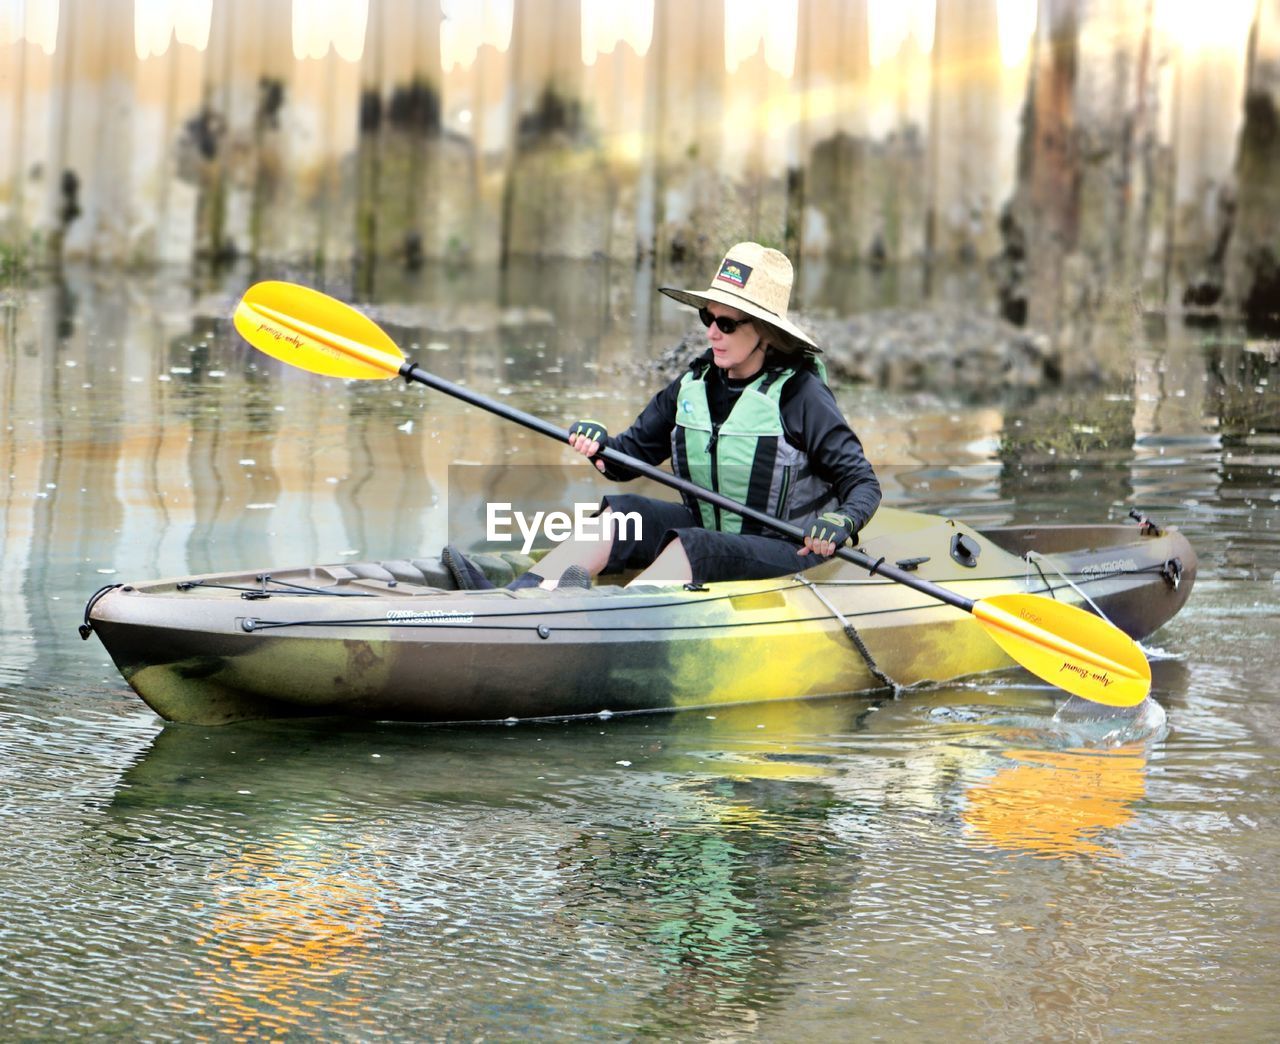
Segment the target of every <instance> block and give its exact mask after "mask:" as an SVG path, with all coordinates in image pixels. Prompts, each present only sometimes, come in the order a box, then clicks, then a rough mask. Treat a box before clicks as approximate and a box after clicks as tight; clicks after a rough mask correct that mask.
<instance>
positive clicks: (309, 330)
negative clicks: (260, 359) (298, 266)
mask: <svg viewBox="0 0 1280 1044" xmlns="http://www.w3.org/2000/svg"><path fill="white" fill-rule="evenodd" d="M304 317H305V318H304ZM235 323H236V329H237V330H238V331H239V333H240V336H241V337H243V338H244V339H245V340H246V341H248V342H249V343H250V344H251V345H253V346H254V347H255V348H257V349H258V350H259V351H261V352H266V354H267V355H270V356H272V357H273V358H276V359H279V360H281V361H282V362H287V363H289V364H290V365H291V366H297V367H299V368H301V369H303V370H310V371H311V372H312V373H319V374H323V375H324V376H326V377H346V378H348V379H353V380H357V381H368V380H385V379H386V378H388V377H394V376H396V374H398V373H399V372H400V367H401V365H402V364H403V363H404V355H403V354H402V353H401V351H400V349H399V348H398V347H396V343H395V342H394V341H393V340H391V338H390V337H389V336H388V335H387V333H386V331H384V330H383V329H382V328H381V327H380V326H378V324H377V323H375V322H374V321H373V320H372V319H370V318H369V317H368V316H366V315H363V314H361V313H360V312H357V311H356V310H355V309H354V308H352V307H351V306H350V305H345V304H343V303H342V302H341V301H335V300H334V299H333V298H332V297H330V296H329V295H328V294H322V293H320V291H318V290H312V289H310V288H309V287H305V286H297V285H295V284H294V283H281V282H274V281H273V282H266V283H255V284H254V285H253V286H251V287H249V289H248V290H246V291H245V293H244V297H242V298H241V299H240V303H239V304H238V305H236V312H235Z"/></svg>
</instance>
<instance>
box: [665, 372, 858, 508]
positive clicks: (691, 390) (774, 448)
mask: <svg viewBox="0 0 1280 1044" xmlns="http://www.w3.org/2000/svg"><path fill="white" fill-rule="evenodd" d="M705 372H706V369H705V367H704V368H699V369H696V370H690V371H689V372H688V373H686V374H685V375H684V378H683V380H681V382H680V393H679V395H678V396H677V398H676V423H675V427H674V428H673V429H672V431H671V466H672V470H673V471H675V473H676V474H677V475H679V476H680V477H681V478H683V479H687V480H689V481H691V482H694V483H696V484H697V485H699V486H702V487H703V488H705V489H710V490H714V491H715V492H717V493H720V494H721V495H723V496H726V497H729V498H731V499H733V500H736V501H738V502H739V503H741V504H746V505H747V506H748V507H752V508H755V509H756V510H757V511H762V512H764V513H765V514H769V515H773V516H774V517H776V518H781V519H783V520H784V521H786V522H799V521H800V520H802V519H805V518H808V517H809V516H811V515H814V514H820V513H821V512H823V511H827V510H830V509H831V508H834V507H835V506H836V499H835V496H834V495H833V493H832V490H831V487H830V486H829V485H828V484H827V483H825V482H823V481H822V480H821V479H819V478H818V477H817V476H816V475H815V474H813V472H812V471H811V470H810V468H809V458H808V456H807V455H806V454H805V453H804V451H803V450H799V449H796V447H795V446H793V445H791V443H789V442H788V441H787V439H786V434H785V430H784V428H783V425H782V410H781V402H782V389H783V387H784V386H785V385H786V383H787V381H789V380H790V379H791V378H792V377H794V376H795V374H796V371H795V370H794V369H792V368H791V367H767V368H766V369H764V370H762V371H761V372H760V374H759V376H758V377H756V379H755V380H754V381H752V382H751V383H750V384H748V385H747V386H746V387H745V388H744V389H743V390H742V392H741V394H739V396H738V400H737V402H735V403H734V404H733V408H732V409H731V410H730V411H729V416H727V417H726V418H725V419H724V421H723V422H722V423H721V424H719V425H718V426H717V425H715V424H713V423H712V421H711V409H710V406H709V405H708V402H707V384H706V381H705V380H704V379H703V376H704V374H705ZM685 503H686V504H688V506H689V509H690V510H691V511H693V512H694V513H696V514H698V515H699V516H700V517H701V519H702V524H703V525H704V526H705V527H706V528H707V529H718V530H721V531H722V532H725V533H765V532H771V531H769V530H766V529H765V528H764V527H762V526H760V525H759V524H758V523H755V522H752V521H751V520H749V519H744V518H742V517H741V516H740V515H736V514H734V513H733V512H731V511H721V510H720V509H719V508H718V507H715V506H713V505H711V504H707V503H704V502H703V501H695V500H694V499H693V498H690V497H686V498H685Z"/></svg>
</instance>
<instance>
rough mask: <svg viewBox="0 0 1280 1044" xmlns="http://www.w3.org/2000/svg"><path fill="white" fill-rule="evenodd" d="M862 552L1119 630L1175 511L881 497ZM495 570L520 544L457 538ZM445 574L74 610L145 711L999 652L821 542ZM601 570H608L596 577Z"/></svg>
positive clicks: (596, 711) (755, 696) (326, 573)
mask: <svg viewBox="0 0 1280 1044" xmlns="http://www.w3.org/2000/svg"><path fill="white" fill-rule="evenodd" d="M859 549H860V551H862V552H863V553H865V555H866V556H868V557H869V558H871V559H873V560H876V561H884V562H886V563H890V564H894V565H896V566H897V567H898V568H899V569H901V570H907V571H910V572H911V573H912V574H913V575H918V576H919V577H921V578H922V579H924V580H927V581H930V582H932V583H935V584H939V585H943V586H945V587H946V588H948V589H950V590H952V591H955V592H957V593H959V594H961V595H964V596H966V597H969V598H972V599H980V598H988V597H991V596H994V595H999V594H1005V593H1018V592H1025V593H1029V594H1035V595H1039V596H1043V597H1046V598H1050V599H1054V600H1057V601H1061V602H1065V603H1067V604H1070V605H1077V606H1083V607H1086V608H1088V609H1090V610H1091V611H1093V612H1096V613H1098V614H1099V615H1101V616H1103V617H1104V618H1105V619H1107V620H1109V621H1110V622H1111V623H1112V624H1114V625H1115V626H1116V627H1118V628H1120V630H1122V631H1124V632H1125V633H1126V634H1127V635H1129V636H1130V637H1132V638H1134V639H1141V638H1144V637H1146V636H1147V635H1150V634H1151V633H1152V632H1153V631H1155V630H1156V629H1157V628H1159V627H1160V626H1161V625H1162V624H1164V623H1165V622H1166V621H1167V620H1169V619H1170V618H1171V617H1173V616H1174V614H1175V613H1177V612H1178V610H1179V609H1180V608H1181V607H1182V605H1183V603H1184V602H1185V601H1186V599H1187V597H1188V595H1189V594H1190V591H1191V587H1192V585H1193V584H1194V582H1195V575H1196V555H1195V552H1194V551H1193V550H1192V547H1191V545H1190V544H1189V543H1188V541H1187V540H1186V538H1185V537H1184V536H1183V535H1182V534H1181V533H1180V532H1179V531H1178V530H1177V529H1175V528H1172V527H1168V528H1163V529H1160V528H1157V527H1156V526H1154V525H1152V524H1151V523H1149V522H1147V521H1146V520H1143V521H1142V523H1141V524H1140V525H1136V526H1135V525H1130V524H1104V525H1026V526H992V527H984V528H982V529H977V528H974V527H971V526H969V525H967V524H965V523H963V522H960V521H957V520H954V519H949V518H945V517H942V516H938V515H929V514H923V513H916V512H908V511H901V510H895V509H891V508H881V510H880V511H879V512H878V513H877V514H876V516H875V518H874V519H873V520H872V521H871V523H870V524H869V525H868V527H867V528H866V529H865V530H864V531H863V533H862V535H861V543H860V545H859ZM474 560H475V561H476V562H477V564H479V565H480V566H481V568H483V569H484V570H485V571H486V573H488V574H489V575H490V577H491V578H492V579H494V580H495V581H496V582H499V583H505V582H506V581H508V580H510V579H511V578H512V576H513V575H514V574H515V573H517V572H519V571H520V570H521V569H524V568H528V567H529V566H530V565H531V564H532V559H522V558H521V557H520V556H512V555H502V556H499V555H486V554H477V555H476V556H475V559H474ZM627 579H628V577H626V576H622V577H618V578H601V579H600V580H598V581H597V583H596V585H595V586H594V587H591V588H589V589H584V588H570V589H561V590H556V591H544V590H541V589H539V588H531V589H530V588H526V589H522V590H519V591H514V592H513V591H508V590H505V589H502V588H499V589H496V590H484V591H476V590H458V589H457V588H456V585H455V584H454V582H453V580H452V578H451V576H450V573H449V571H448V570H447V569H446V568H445V567H444V566H443V565H442V563H441V561H440V559H439V557H431V558H415V559H406V560H395V561H381V562H363V563H342V564H332V565H316V566H304V567H299V568H288V569H270V570H254V571H248V572H234V573H221V574H210V575H202V576H192V577H182V578H173V579H166V580H155V581H147V582H135V583H127V584H118V585H111V586H109V587H106V588H103V589H102V590H100V591H98V592H97V593H95V595H94V596H93V597H92V598H91V599H90V601H89V604H88V605H87V606H86V609H85V621H84V624H83V626H82V627H81V635H82V637H85V638H88V637H89V636H90V635H91V634H97V635H98V637H99V639H100V640H101V641H102V643H103V645H104V646H105V647H106V649H107V651H108V653H109V654H110V655H111V658H112V660H113V661H114V662H115V664H116V666H117V668H118V669H119V671H120V673H121V674H122V675H123V677H124V679H125V680H126V681H127V682H128V683H129V685H130V686H131V687H132V688H133V689H134V691H135V692H136V693H137V694H138V695H139V696H140V697H141V698H142V699H143V700H144V701H145V702H146V703H147V704H148V705H149V706H150V707H151V708H152V709H153V710H154V711H155V712H156V713H157V714H159V715H160V716H161V717H162V718H165V719H167V720H170V721H177V722H187V723H191V724H196V725H220V724H226V723H230V722H235V721H242V720H246V719H263V718H296V717H319V716H326V717H328V716H339V717H348V718H353V717H354V718H362V719H368V720H395V721H422V722H481V721H509V720H512V719H517V720H523V719H530V718H557V717H572V716H579V715H607V714H618V713H629V712H640V711H663V710H684V709H693V708H701V707H708V708H709V707H717V706H723V705H727V704H739V703H754V702H758V701H766V700H783V699H803V698H812V697H825V696H836V695H848V694H860V693H862V694H865V693H872V692H876V691H880V690H883V691H897V690H900V689H904V688H908V687H911V686H919V685H923V684H928V683H936V682H943V681H949V680H952V679H957V678H962V677H966V676H970V675H977V674H981V673H984V672H987V671H995V670H1002V669H1007V668H1009V667H1011V666H1013V665H1014V662H1015V661H1014V660H1012V659H1010V657H1009V655H1008V654H1006V653H1005V652H1004V651H1003V650H1002V649H1001V647H1000V646H999V645H997V643H996V642H995V641H993V640H992V639H991V637H989V636H988V635H987V634H986V633H985V632H984V630H983V628H982V626H980V624H979V622H978V621H977V620H975V619H974V617H973V616H972V615H970V614H968V613H965V612H961V611H959V610H958V609H956V608H954V607H953V606H951V605H947V604H944V603H941V602H939V601H937V600H936V599H933V598H930V597H927V596H926V595H923V594H921V593H919V592H918V591H916V590H913V589H912V588H910V587H906V586H904V585H903V584H901V583H896V582H891V581H890V580H888V579H886V578H885V577H884V576H881V575H875V574H872V573H871V572H869V570H868V569H866V568H863V567H862V566H860V565H858V564H855V563H852V562H849V561H845V560H842V559H839V558H833V559H832V560H830V561H828V562H826V563H824V564H822V565H819V566H817V567H814V568H812V569H810V570H808V571H806V572H804V573H802V574H796V575H792V576H784V577H778V578H775V579H771V580H753V581H739V582H732V583H716V584H707V585H685V586H684V587H656V586H647V587H646V586H632V587H624V586H622V583H623V582H625V581H626V580H627ZM610 581H615V582H610Z"/></svg>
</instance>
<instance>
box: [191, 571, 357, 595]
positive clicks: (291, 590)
mask: <svg viewBox="0 0 1280 1044" xmlns="http://www.w3.org/2000/svg"><path fill="white" fill-rule="evenodd" d="M255 579H256V580H257V581H258V583H259V585H260V586H258V587H245V586H244V585H243V584H219V583H215V582H214V581H212V580H183V581H181V582H179V583H178V584H176V585H175V586H176V587H177V588H178V590H179V591H192V590H195V589H196V588H200V589H202V590H206V591H239V592H240V593H241V596H242V597H243V596H246V595H247V596H251V597H253V598H270V597H271V596H272V595H333V596H334V597H335V598H376V597H377V596H376V595H375V594H374V593H373V592H372V591H339V590H337V589H336V588H334V587H304V586H303V585H301V584H292V583H289V582H288V581H287V580H277V579H276V578H275V577H274V576H272V575H271V574H270V573H264V574H263V575H261V576H258V577H255ZM269 584H275V585H276V586H274V587H269V586H268V585H269Z"/></svg>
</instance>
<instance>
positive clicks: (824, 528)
mask: <svg viewBox="0 0 1280 1044" xmlns="http://www.w3.org/2000/svg"><path fill="white" fill-rule="evenodd" d="M804 535H805V536H806V537H808V538H810V539H812V540H830V541H831V542H832V543H833V544H835V545H836V547H838V548H840V547H844V546H845V544H848V543H852V542H854V541H856V540H857V538H858V534H857V532H856V531H855V530H854V528H853V519H851V518H850V517H849V516H848V515H837V514H836V513H835V512H834V511H828V512H827V513H826V514H823V515H819V516H818V517H817V518H815V519H814V520H813V521H812V522H811V523H810V524H809V528H808V529H807V530H805V534H804Z"/></svg>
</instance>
